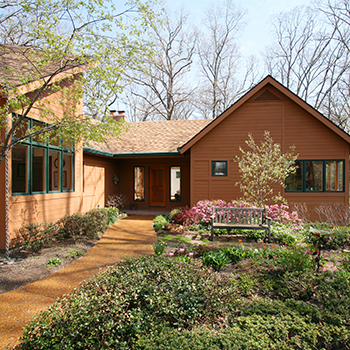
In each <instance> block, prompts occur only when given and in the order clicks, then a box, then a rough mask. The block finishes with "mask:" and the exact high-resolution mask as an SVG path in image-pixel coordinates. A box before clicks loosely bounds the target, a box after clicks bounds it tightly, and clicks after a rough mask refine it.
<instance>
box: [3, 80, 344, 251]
mask: <svg viewBox="0 0 350 350" xmlns="http://www.w3.org/2000/svg"><path fill="white" fill-rule="evenodd" d="M50 98H55V96H50ZM58 112H59V111H58ZM120 114H121V115H116V119H118V118H120V117H123V114H122V113H120ZM30 123H35V115H34V116H33V120H31V121H30ZM265 130H268V131H270V133H271V136H272V138H273V139H274V141H275V142H278V143H280V144H281V146H282V150H283V151H287V149H288V148H289V146H291V145H295V146H296V152H297V153H298V154H299V158H298V165H299V170H298V172H297V173H296V174H295V175H294V176H292V177H289V178H288V179H287V185H288V186H287V188H286V189H281V192H282V194H283V195H284V196H285V198H286V199H287V201H288V202H289V203H306V204H307V206H308V207H309V210H310V212H311V218H312V219H317V217H316V214H315V213H314V211H313V208H314V207H315V206H317V205H320V204H323V203H327V204H344V205H348V203H349V143H350V136H349V135H348V134H346V133H345V132H344V131H342V130H341V129H339V128H338V127H337V126H336V125H334V124H333V123H332V122H331V121H329V120H328V119H326V118H325V117H324V116H323V115H321V114H320V113H319V112H317V111H316V110H315V109H313V108H312V107H311V106H309V105H308V104H307V103H305V102H304V101H302V100H301V99H300V98H298V97H297V96H296V95H295V94H293V93H292V92H290V91H289V90H288V89H286V88H285V87H284V86H283V85H281V84H280V83H278V82H277V81H276V80H274V79H273V78H272V77H270V76H268V77H266V78H265V79H264V80H262V81H261V82H260V83H258V84H257V85H256V86H255V87H254V88H252V89H251V90H250V91H249V92H248V93H246V94H245V95H244V96H243V97H242V98H241V99H240V100H238V101H237V102H236V103H235V104H233V105H232V106H231V107H230V108H229V109H227V110H226V111H225V112H224V113H222V114H221V115H220V116H219V117H218V118H216V119H214V120H209V119H207V120H174V121H154V122H142V123H130V124H129V129H128V131H127V132H123V133H122V134H121V135H120V138H109V139H108V140H106V142H105V143H103V144H97V143H90V144H89V145H88V146H84V147H83V148H78V147H76V148H75V149H69V150H68V149H65V148H63V149H62V148H60V149H59V148H56V147H55V146H54V145H47V146H45V147H46V148H45V152H47V153H46V154H47V155H46V157H48V156H49V157H51V158H47V159H49V160H48V163H47V165H45V171H44V172H43V171H41V172H40V171H38V168H36V166H33V167H32V170H31V172H29V173H28V172H27V174H28V179H27V178H26V177H24V176H23V163H24V152H23V151H21V150H19V151H18V152H16V151H14V152H12V160H11V164H12V166H11V179H12V180H11V181H12V193H11V196H10V217H9V219H10V234H11V237H14V236H15V232H16V230H18V229H19V228H20V227H21V226H23V225H24V224H27V223H29V222H42V221H46V222H52V221H55V220H58V219H59V218H61V217H62V216H64V215H65V214H71V213H73V212H86V211H87V210H89V209H91V208H94V207H97V206H100V207H103V206H105V204H106V201H107V199H108V197H109V196H112V195H115V194H117V195H122V196H124V197H125V198H127V199H128V202H137V203H138V208H139V209H147V208H168V209H170V208H174V207H179V206H185V205H190V206H192V205H194V204H195V203H196V202H197V201H199V200H201V199H216V198H221V199H225V200H231V199H235V198H239V197H241V193H240V190H239V187H237V186H236V185H235V183H236V182H237V181H238V180H239V173H238V166H237V164H236V163H235V162H234V161H233V159H234V158H235V155H239V153H240V152H239V146H242V147H244V145H245V140H247V137H248V133H251V134H252V135H253V137H254V139H255V140H256V141H259V140H261V139H262V138H263V134H264V131H265ZM35 146H36V144H35V142H28V144H26V147H28V149H30V152H32V153H33V152H34V153H33V154H35V152H37V151H36V148H35ZM41 148H42V147H41ZM66 151H67V152H66ZM68 151H70V152H68ZM41 152H43V151H42V150H41ZM55 152H56V153H55ZM60 152H61V153H60ZM66 153H67V154H66ZM68 154H69V155H70V156H68ZM35 157H39V158H38V162H39V161H40V154H35ZM39 163H40V162H39ZM56 163H57V164H56ZM55 172H56V173H57V179H55ZM43 173H44V174H45V178H46V180H47V179H48V178H50V176H51V181H50V183H52V182H53V184H52V186H58V185H60V189H57V188H56V187H52V188H49V187H48V186H46V187H45V191H42V190H41V188H39V187H40V181H38V177H39V178H40V176H42V175H40V174H43ZM4 176H5V170H4V164H3V163H2V164H0V183H1V184H3V183H4ZM21 179H22V182H21V181H20V180H21ZM26 181H31V184H32V187H31V190H30V191H28V190H27V187H25V186H26V183H27V182H26ZM23 182H24V183H23ZM34 184H35V185H34ZM20 186H22V187H20ZM23 186H24V187H23ZM33 186H38V190H39V191H36V190H34V187H33ZM0 195H1V198H2V199H1V202H0V218H1V219H0V220H1V222H0V225H1V231H0V232H1V234H0V249H4V246H5V237H4V229H3V227H4V207H3V198H4V187H3V185H2V186H1V189H0Z"/></svg>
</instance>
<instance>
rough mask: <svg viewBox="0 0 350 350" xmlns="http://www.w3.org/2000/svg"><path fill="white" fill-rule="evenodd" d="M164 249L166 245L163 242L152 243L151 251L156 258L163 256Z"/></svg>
mask: <svg viewBox="0 0 350 350" xmlns="http://www.w3.org/2000/svg"><path fill="white" fill-rule="evenodd" d="M165 248H166V244H164V243H163V242H157V243H153V250H154V254H155V255H156V256H159V255H163V253H164V250H165Z"/></svg>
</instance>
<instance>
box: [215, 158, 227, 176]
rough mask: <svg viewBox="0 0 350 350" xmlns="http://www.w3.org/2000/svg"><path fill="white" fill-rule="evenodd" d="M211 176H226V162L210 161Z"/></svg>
mask: <svg viewBox="0 0 350 350" xmlns="http://www.w3.org/2000/svg"><path fill="white" fill-rule="evenodd" d="M212 176H227V162H226V161H213V162H212Z"/></svg>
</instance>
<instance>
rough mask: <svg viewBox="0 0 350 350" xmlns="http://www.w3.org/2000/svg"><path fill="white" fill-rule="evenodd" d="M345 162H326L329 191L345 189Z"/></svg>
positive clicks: (327, 188) (327, 187)
mask: <svg viewBox="0 0 350 350" xmlns="http://www.w3.org/2000/svg"><path fill="white" fill-rule="evenodd" d="M343 164H344V163H343V162H342V161H336V160H333V161H327V162H326V190H327V191H343V174H344V172H343Z"/></svg>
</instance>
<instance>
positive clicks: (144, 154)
mask: <svg viewBox="0 0 350 350" xmlns="http://www.w3.org/2000/svg"><path fill="white" fill-rule="evenodd" d="M83 152H85V153H92V154H97V155H101V156H105V157H109V158H126V157H173V156H179V155H181V154H180V152H179V151H169V152H116V153H113V152H106V151H101V150H98V149H95V148H91V147H83Z"/></svg>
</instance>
